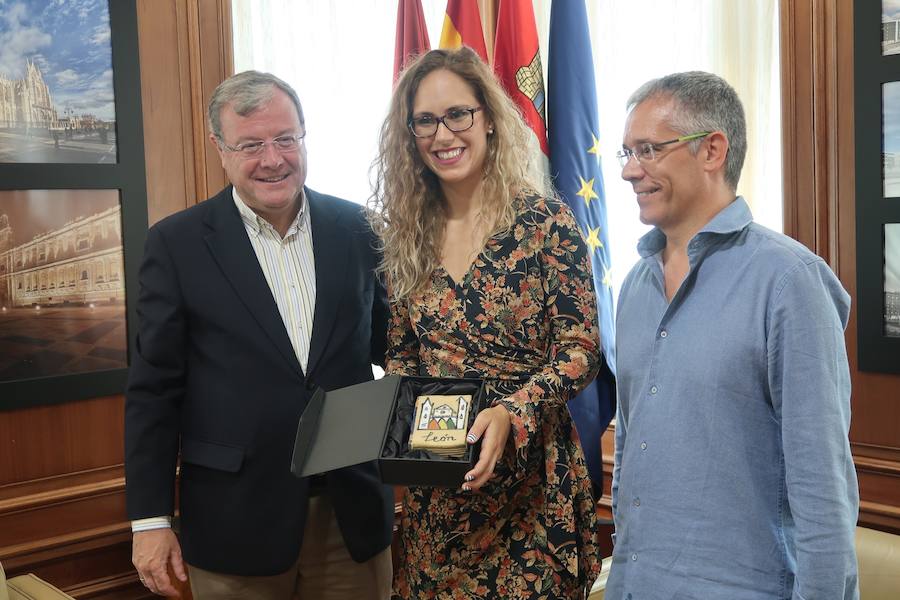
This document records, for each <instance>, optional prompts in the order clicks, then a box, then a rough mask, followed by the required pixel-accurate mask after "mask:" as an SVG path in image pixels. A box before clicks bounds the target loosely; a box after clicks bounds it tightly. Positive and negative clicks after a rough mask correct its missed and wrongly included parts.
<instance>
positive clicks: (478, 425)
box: [462, 405, 511, 492]
mask: <svg viewBox="0 0 900 600" xmlns="http://www.w3.org/2000/svg"><path fill="white" fill-rule="evenodd" d="M510 422H511V419H510V416H509V411H507V410H506V408H504V407H503V406H499V405H498V406H493V407H491V408H487V409H485V410H482V411H481V412H480V413H478V416H477V417H476V418H475V422H474V423H472V428H471V429H469V433H468V435H466V441H467V442H468V443H469V444H474V443H475V442H477V441H478V440H479V439H480V438H481V437H482V435H483V436H484V440H483V441H482V442H481V453H480V454H479V455H478V462H477V463H475V467H474V468H473V469H472V470H471V471H469V472H468V473H466V482H465V483H464V484H463V486H462V489H463V490H464V491H466V492H470V491H475V490H478V489H480V488H481V486H483V485H484V484H485V483H487V482H488V480H489V479H490V478H491V477H493V475H494V465H496V464H497V461H498V460H500V457H501V456H502V455H503V449H504V448H506V439H507V438H508V437H509V430H510Z"/></svg>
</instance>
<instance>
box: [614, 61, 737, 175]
mask: <svg viewBox="0 0 900 600" xmlns="http://www.w3.org/2000/svg"><path fill="white" fill-rule="evenodd" d="M652 98H671V99H672V100H674V101H675V110H674V114H673V116H672V122H671V123H669V126H671V127H672V129H674V130H675V131H678V132H679V133H681V134H682V135H690V134H692V133H699V132H701V131H721V132H722V133H724V134H725V137H727V138H728V154H727V156H726V157H725V182H726V183H727V184H728V185H729V186H731V189H732V190H736V189H737V184H738V181H739V180H740V178H741V169H742V168H743V166H744V157H745V156H746V155H747V122H746V119H745V118H744V106H743V105H742V104H741V100H740V98H738V95H737V92H735V91H734V88H732V87H731V86H730V85H728V82H727V81H725V80H724V79H722V78H721V77H719V76H718V75H713V74H712V73H706V72H704V71H687V72H685V73H673V74H671V75H666V76H665V77H660V78H659V79H652V80H650V81H648V82H647V83H645V84H644V85H642V86H641V87H639V88H638V89H637V91H635V92H634V93H633V94H632V95H631V97H630V98H628V111H629V112H630V111H632V110H633V109H634V108H635V107H636V106H637V105H638V104H641V103H642V102H644V101H646V100H650V99H652ZM700 144H701V141H700V140H696V141H693V142H691V144H690V147H691V152H697V149H698V148H699V147H700Z"/></svg>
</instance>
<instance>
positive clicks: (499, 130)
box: [371, 48, 600, 599]
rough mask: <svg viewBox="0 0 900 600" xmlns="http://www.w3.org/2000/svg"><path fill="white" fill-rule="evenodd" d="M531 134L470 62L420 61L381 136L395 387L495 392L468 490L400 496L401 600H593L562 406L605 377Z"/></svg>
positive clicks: (582, 267)
mask: <svg viewBox="0 0 900 600" xmlns="http://www.w3.org/2000/svg"><path fill="white" fill-rule="evenodd" d="M529 135H530V132H529V131H528V129H527V127H526V125H525V123H524V121H523V120H522V117H521V114H520V113H519V112H518V110H517V109H516V107H515V104H514V103H513V102H512V101H511V100H510V99H509V97H508V96H506V94H505V93H504V92H503V89H502V88H501V87H500V84H499V83H498V81H497V80H496V78H495V77H494V76H493V74H492V73H491V71H490V69H489V68H488V67H487V66H486V65H485V64H484V63H483V62H482V61H481V60H480V59H479V58H478V56H477V55H476V54H475V53H474V52H473V51H472V50H470V49H468V48H461V49H459V50H433V51H431V52H428V53H426V54H424V55H422V56H420V57H419V58H418V59H416V60H415V61H414V62H413V63H412V64H411V65H410V66H409V67H408V68H407V69H406V71H405V72H404V73H403V75H402V76H401V78H400V80H399V81H398V83H397V86H396V88H395V90H394V94H393V98H392V100H391V104H390V109H389V113H388V116H387V118H386V119H385V121H384V125H383V126H382V130H381V138H380V146H379V156H378V158H377V159H376V162H375V165H374V168H375V173H376V184H375V191H374V193H373V196H372V199H371V208H372V211H371V213H372V221H373V226H374V228H375V231H376V232H377V233H378V235H379V237H380V240H381V243H382V250H383V252H384V258H383V262H382V264H381V267H380V268H381V271H382V275H383V276H384V277H385V279H386V281H387V284H388V288H389V290H390V296H391V298H390V300H391V310H392V312H391V322H390V326H389V333H388V342H389V346H390V347H389V350H388V357H387V359H388V362H387V367H386V372H387V373H393V374H405V375H423V376H430V377H477V378H482V379H484V380H485V381H486V390H487V394H486V402H485V406H486V407H487V408H484V409H483V410H482V411H481V412H480V413H479V414H478V416H477V417H476V419H475V421H474V423H473V424H472V426H471V428H470V429H469V432H468V436H467V440H468V441H469V443H470V444H473V443H475V442H477V441H478V440H481V451H480V454H479V456H478V461H477V462H476V464H475V466H474V467H473V468H472V470H470V471H469V472H468V473H467V474H466V476H465V481H462V482H460V484H461V485H460V487H459V488H450V489H448V488H427V487H410V488H408V489H407V491H406V492H405V494H404V498H403V507H404V513H403V518H402V522H401V534H400V535H401V548H400V558H401V561H400V563H401V564H400V569H399V570H398V572H397V573H396V575H395V580H394V588H395V593H396V594H397V595H398V596H399V597H401V598H417V599H418V598H456V597H470V596H477V597H491V598H495V597H498V598H539V597H540V598H545V597H546V598H584V597H585V596H586V594H587V590H588V589H589V588H590V586H591V584H592V583H593V581H594V579H595V578H596V576H597V574H598V573H599V568H600V557H599V547H598V540H597V527H596V515H595V507H594V499H593V496H592V491H591V484H590V480H589V479H588V475H587V469H586V467H585V463H584V454H583V453H582V450H581V447H580V445H579V441H578V434H577V433H576V431H575V428H574V426H573V424H572V420H571V418H570V416H569V413H568V410H567V408H566V401H567V400H568V399H569V398H570V397H572V396H573V395H574V394H576V393H577V392H578V391H580V390H581V389H582V388H583V387H584V386H585V385H586V384H587V383H588V382H590V380H591V379H592V378H593V377H594V376H595V375H596V372H597V369H598V364H599V362H598V360H599V331H598V327H597V314H596V306H595V299H594V289H593V283H592V278H591V266H590V260H589V255H588V251H587V249H586V247H585V246H586V245H585V242H584V240H583V239H582V237H581V235H580V233H579V231H578V227H577V225H576V224H575V219H574V217H573V216H572V213H571V212H570V211H569V209H568V208H567V207H566V206H565V205H564V204H562V203H561V202H559V201H558V200H556V199H554V198H553V197H551V196H550V195H549V194H548V193H547V191H545V190H541V186H540V185H539V184H538V182H535V181H533V180H531V179H530V178H529V175H528V172H529V171H528V138H529Z"/></svg>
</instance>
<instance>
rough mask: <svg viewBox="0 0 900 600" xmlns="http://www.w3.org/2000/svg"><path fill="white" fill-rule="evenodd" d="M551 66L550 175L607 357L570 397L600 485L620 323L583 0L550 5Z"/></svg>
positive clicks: (589, 462) (590, 466) (571, 409)
mask: <svg viewBox="0 0 900 600" xmlns="http://www.w3.org/2000/svg"><path fill="white" fill-rule="evenodd" d="M548 58H549V66H548V69H547V105H548V108H549V111H548V117H549V123H548V138H549V144H550V175H551V177H552V178H553V183H554V185H555V186H556V189H557V191H558V192H559V195H560V196H561V197H562V199H563V200H565V202H566V203H567V204H568V205H569V207H571V209H572V211H573V212H574V213H575V218H576V219H577V220H578V224H579V226H580V227H581V232H582V235H584V239H585V241H586V242H587V244H588V246H589V248H590V251H591V262H592V263H593V267H594V287H595V288H596V290H597V309H598V311H599V316H600V338H601V340H600V341H601V346H602V348H603V355H604V358H605V360H606V364H605V365H604V366H603V367H601V371H600V374H599V375H598V376H597V379H596V380H594V382H593V383H592V384H591V385H590V386H589V387H588V388H587V389H585V390H584V391H583V392H581V393H580V394H579V395H578V396H576V397H575V398H573V399H571V400H570V401H569V412H570V413H571V414H572V418H573V419H574V421H575V427H576V428H577V429H578V435H579V436H580V437H581V445H582V447H583V448H584V452H585V456H586V457H587V465H588V470H589V471H590V474H591V480H592V481H593V482H594V485H595V486H600V485H601V483H602V481H603V460H602V457H601V453H600V436H601V435H602V434H603V432H604V431H605V430H606V428H607V426H608V425H609V422H610V421H611V420H612V417H613V413H614V412H615V374H614V373H615V364H616V363H615V359H616V351H615V338H616V336H615V329H614V322H615V321H614V319H613V304H612V284H611V279H610V271H609V269H610V260H609V242H608V237H607V229H606V197H605V193H604V190H603V174H602V172H601V171H600V141H599V140H598V136H599V134H600V131H599V119H598V118H597V91H596V87H595V82H594V65H593V59H592V55H591V37H590V33H589V32H588V25H587V12H586V10H585V5H584V1H583V0H565V2H554V3H553V4H552V6H551V9H550V48H549V56H548Z"/></svg>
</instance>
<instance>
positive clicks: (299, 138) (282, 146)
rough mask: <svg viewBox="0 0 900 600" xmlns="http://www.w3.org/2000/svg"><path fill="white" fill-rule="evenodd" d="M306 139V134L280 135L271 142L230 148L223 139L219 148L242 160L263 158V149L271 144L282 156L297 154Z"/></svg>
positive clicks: (250, 143)
mask: <svg viewBox="0 0 900 600" xmlns="http://www.w3.org/2000/svg"><path fill="white" fill-rule="evenodd" d="M305 137H306V132H305V131H304V132H303V133H297V134H291V135H279V136H278V137H277V138H273V139H272V140H271V141H268V142H264V141H261V140H260V141H256V142H244V143H243V144H238V145H237V146H229V145H228V144H226V143H225V142H224V141H223V140H222V138H219V146H221V148H222V149H223V150H225V151H226V152H234V153H236V154H238V155H239V156H240V157H241V158H255V157H257V156H261V155H262V153H263V149H264V148H265V147H266V146H268V145H269V144H271V145H272V146H273V147H274V148H275V149H276V150H277V151H278V152H281V153H282V154H289V153H291V152H296V151H297V150H298V149H299V148H300V145H301V144H303V138H305Z"/></svg>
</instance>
